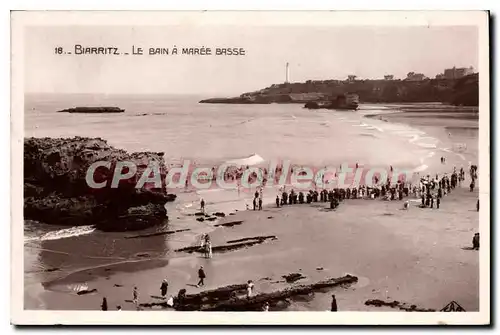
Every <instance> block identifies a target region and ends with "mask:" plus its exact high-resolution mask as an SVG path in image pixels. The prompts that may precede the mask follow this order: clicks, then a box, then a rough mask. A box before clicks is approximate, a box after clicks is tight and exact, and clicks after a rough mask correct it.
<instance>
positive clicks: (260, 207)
mask: <svg viewBox="0 0 500 335" xmlns="http://www.w3.org/2000/svg"><path fill="white" fill-rule="evenodd" d="M261 210H262V197H260V198H259V211H261Z"/></svg>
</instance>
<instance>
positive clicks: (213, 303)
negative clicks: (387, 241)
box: [140, 275, 358, 312]
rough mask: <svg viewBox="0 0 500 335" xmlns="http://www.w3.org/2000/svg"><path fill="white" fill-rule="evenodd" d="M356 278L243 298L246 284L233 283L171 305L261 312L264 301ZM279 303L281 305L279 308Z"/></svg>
mask: <svg viewBox="0 0 500 335" xmlns="http://www.w3.org/2000/svg"><path fill="white" fill-rule="evenodd" d="M357 281H358V278H357V277H355V276H351V275H346V276H344V277H339V278H329V279H326V280H323V281H319V282H316V283H313V284H309V285H296V286H292V287H288V288H285V289H283V290H277V291H274V292H269V293H260V294H257V295H255V296H252V297H250V298H247V297H246V287H247V284H235V285H229V286H224V287H219V288H217V289H215V290H208V291H203V292H200V293H196V294H188V295H185V296H184V297H183V298H182V299H181V300H180V299H179V298H178V297H176V298H175V299H174V308H175V309H176V310H178V311H227V312H231V311H240V312H243V311H261V310H262V306H263V305H264V303H269V305H270V306H271V307H274V308H278V309H280V308H282V307H286V306H287V305H288V302H287V299H288V298H291V297H294V296H298V295H308V294H312V293H314V292H315V291H318V290H321V289H324V288H329V287H335V286H339V285H346V284H352V283H355V282H357ZM140 306H141V307H148V308H152V307H154V306H160V307H163V308H170V307H171V306H169V305H168V304H167V302H166V301H162V302H151V303H143V304H141V305H140ZM280 306H281V307H280Z"/></svg>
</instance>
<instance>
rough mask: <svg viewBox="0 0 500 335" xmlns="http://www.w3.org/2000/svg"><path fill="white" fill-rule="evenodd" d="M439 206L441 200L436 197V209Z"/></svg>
mask: <svg viewBox="0 0 500 335" xmlns="http://www.w3.org/2000/svg"><path fill="white" fill-rule="evenodd" d="M440 204H441V199H440V198H439V197H438V198H437V199H436V208H437V209H439V205H440Z"/></svg>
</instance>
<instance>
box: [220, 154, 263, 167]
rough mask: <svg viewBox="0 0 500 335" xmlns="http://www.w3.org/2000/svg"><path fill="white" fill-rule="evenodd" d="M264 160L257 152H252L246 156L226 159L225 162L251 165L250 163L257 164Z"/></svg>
mask: <svg viewBox="0 0 500 335" xmlns="http://www.w3.org/2000/svg"><path fill="white" fill-rule="evenodd" d="M263 162H264V158H262V157H261V156H259V155H257V154H252V155H250V156H248V157H244V158H237V159H231V160H228V161H226V162H225V163H226V164H232V165H236V166H246V165H248V166H251V165H258V164H261V163H263Z"/></svg>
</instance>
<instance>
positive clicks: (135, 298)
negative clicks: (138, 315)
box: [132, 286, 139, 307]
mask: <svg viewBox="0 0 500 335" xmlns="http://www.w3.org/2000/svg"><path fill="white" fill-rule="evenodd" d="M132 297H133V299H132V302H133V303H134V304H135V306H136V307H138V306H139V292H138V291H137V286H134V291H132Z"/></svg>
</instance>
